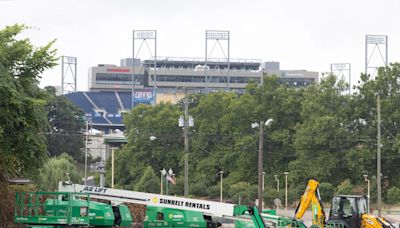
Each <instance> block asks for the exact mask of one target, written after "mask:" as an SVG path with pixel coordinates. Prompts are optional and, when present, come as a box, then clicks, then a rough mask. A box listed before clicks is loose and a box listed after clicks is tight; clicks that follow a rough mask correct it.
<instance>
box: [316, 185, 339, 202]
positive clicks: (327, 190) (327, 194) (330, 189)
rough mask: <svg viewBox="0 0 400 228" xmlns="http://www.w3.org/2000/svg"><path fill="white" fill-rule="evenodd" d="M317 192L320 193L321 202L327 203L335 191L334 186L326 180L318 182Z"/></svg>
mask: <svg viewBox="0 0 400 228" xmlns="http://www.w3.org/2000/svg"><path fill="white" fill-rule="evenodd" d="M319 192H320V194H321V199H322V202H325V203H328V202H330V201H331V199H332V196H333V194H334V193H335V186H333V184H331V183H328V182H322V183H321V184H319Z"/></svg>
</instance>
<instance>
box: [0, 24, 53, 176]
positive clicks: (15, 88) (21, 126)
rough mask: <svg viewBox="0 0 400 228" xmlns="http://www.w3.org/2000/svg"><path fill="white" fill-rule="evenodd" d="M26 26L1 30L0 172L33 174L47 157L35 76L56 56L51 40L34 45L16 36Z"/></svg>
mask: <svg viewBox="0 0 400 228" xmlns="http://www.w3.org/2000/svg"><path fill="white" fill-rule="evenodd" d="M26 28H27V27H25V26H23V25H13V26H7V27H6V28H4V29H3V30H0V107H1V109H0V173H1V174H2V175H9V176H15V175H24V174H25V175H34V174H35V173H36V171H37V168H38V167H40V166H41V165H42V163H43V161H45V160H46V158H47V153H46V143H45V142H46V139H45V136H44V134H43V132H44V130H45V129H46V128H47V126H48V125H47V120H46V112H45V109H44V105H45V103H46V101H45V98H46V96H45V93H44V92H43V91H42V90H40V89H39V88H38V78H40V74H41V73H42V72H43V71H44V70H46V69H48V68H51V67H53V66H55V65H56V60H57V59H56V58H55V50H54V49H52V45H53V43H54V41H52V42H50V43H49V44H47V45H45V46H43V47H38V48H36V47H34V46H33V45H32V44H31V43H30V41H29V39H22V40H19V39H17V37H18V36H19V35H20V34H21V32H22V31H23V30H24V29H26ZM28 171H29V172H28Z"/></svg>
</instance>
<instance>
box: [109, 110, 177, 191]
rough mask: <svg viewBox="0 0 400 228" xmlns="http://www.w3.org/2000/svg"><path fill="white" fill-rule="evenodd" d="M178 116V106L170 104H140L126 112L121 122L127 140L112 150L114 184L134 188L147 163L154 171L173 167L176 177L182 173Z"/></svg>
mask: <svg viewBox="0 0 400 228" xmlns="http://www.w3.org/2000/svg"><path fill="white" fill-rule="evenodd" d="M179 115H180V111H179V107H178V106H177V105H172V104H169V103H167V104H165V103H162V104H159V105H156V106H149V105H139V106H137V107H135V108H134V109H133V110H132V112H130V113H128V114H127V115H126V117H125V119H124V123H125V126H126V130H125V132H126V134H127V138H128V143H127V145H125V146H124V147H123V148H122V150H120V151H118V152H116V153H115V163H116V164H118V165H117V166H116V168H115V181H116V184H117V185H119V186H121V187H123V188H129V189H134V188H135V185H136V183H137V182H138V181H139V179H140V178H141V177H142V175H143V173H144V171H145V170H146V169H147V167H148V166H151V168H152V169H153V170H162V169H163V168H165V169H169V168H172V170H174V172H175V173H176V175H177V177H179V176H180V175H182V176H183V171H182V170H183V168H182V167H183V146H182V145H183V138H182V129H181V128H179V127H178V117H179ZM150 136H155V137H156V140H154V141H152V140H150ZM132 164H134V165H132ZM107 165H108V164H107ZM108 168H109V167H108ZM157 173H158V171H157ZM108 176H109V174H108Z"/></svg>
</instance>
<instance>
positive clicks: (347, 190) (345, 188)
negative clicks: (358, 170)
mask: <svg viewBox="0 0 400 228" xmlns="http://www.w3.org/2000/svg"><path fill="white" fill-rule="evenodd" d="M336 194H338V195H350V194H353V185H352V184H351V182H350V180H349V179H346V180H344V181H343V182H342V183H340V184H339V185H338V186H337V191H336Z"/></svg>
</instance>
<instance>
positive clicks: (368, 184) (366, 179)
mask: <svg viewBox="0 0 400 228" xmlns="http://www.w3.org/2000/svg"><path fill="white" fill-rule="evenodd" d="M364 180H365V182H367V188H368V195H367V198H368V209H367V210H368V214H369V212H370V211H369V203H370V182H369V179H368V175H367V174H364Z"/></svg>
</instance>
